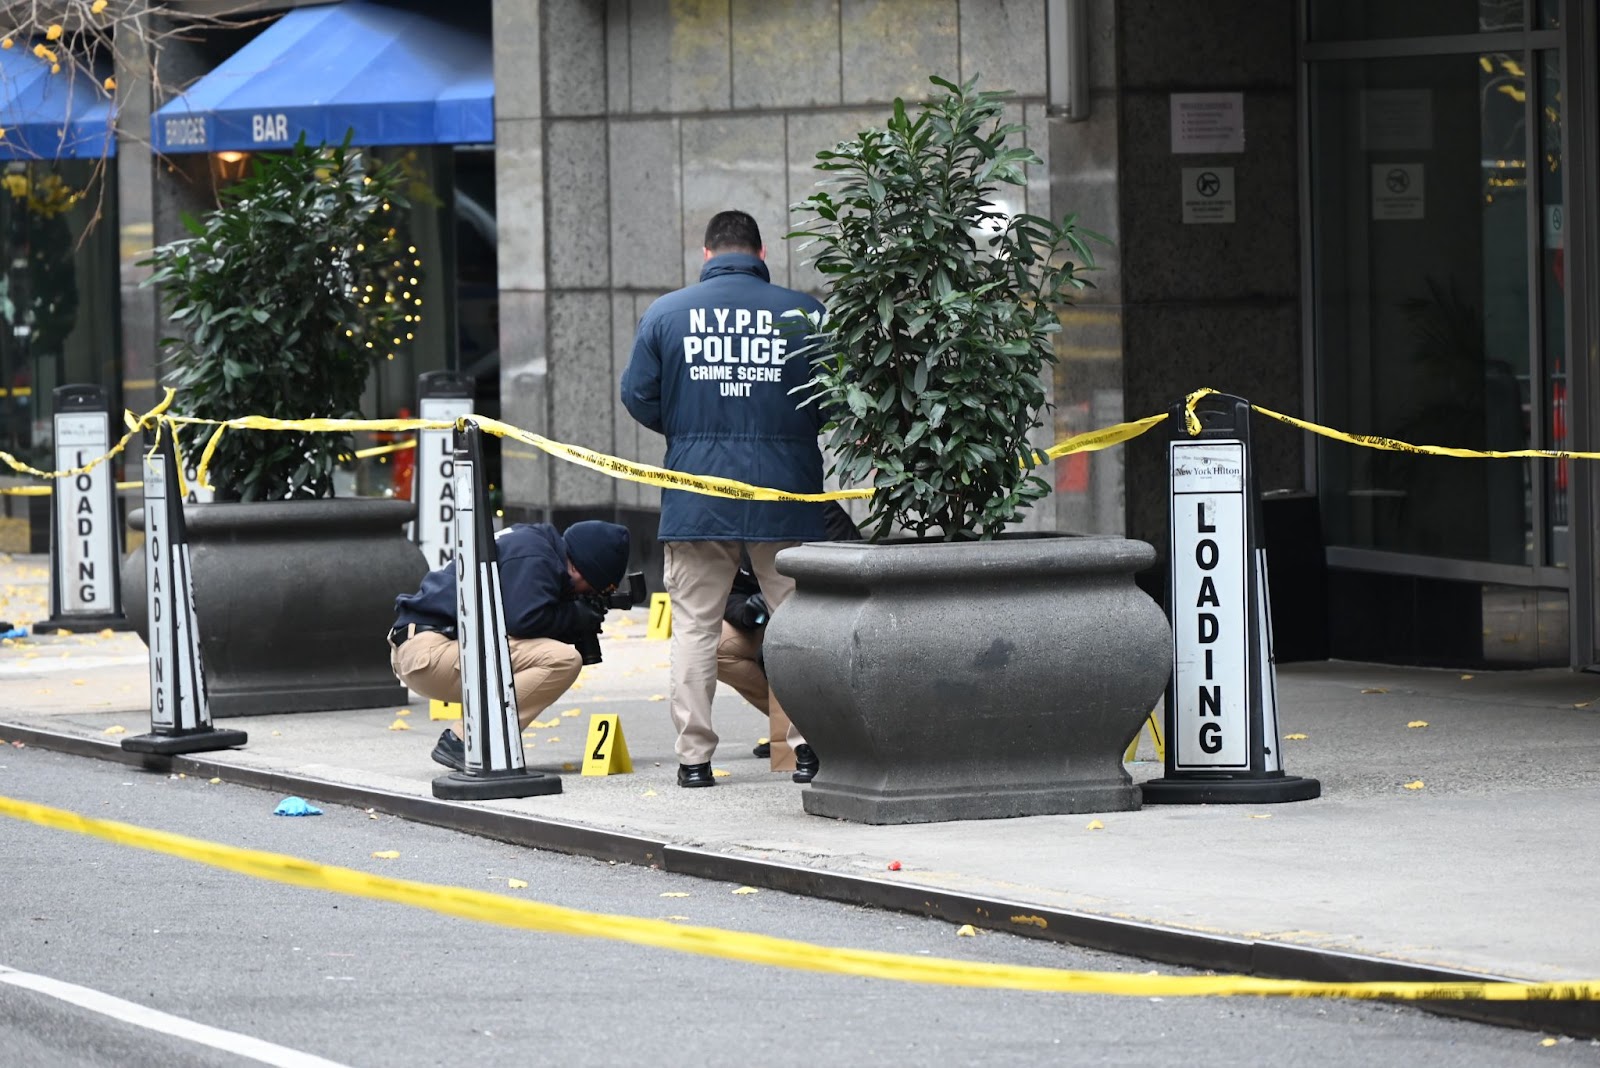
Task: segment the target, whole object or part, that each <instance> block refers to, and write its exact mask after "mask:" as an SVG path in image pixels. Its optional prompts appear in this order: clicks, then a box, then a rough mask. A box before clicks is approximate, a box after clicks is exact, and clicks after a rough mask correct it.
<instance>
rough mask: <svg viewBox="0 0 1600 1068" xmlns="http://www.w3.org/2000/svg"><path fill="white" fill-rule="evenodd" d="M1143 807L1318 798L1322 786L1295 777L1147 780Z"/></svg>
mask: <svg viewBox="0 0 1600 1068" xmlns="http://www.w3.org/2000/svg"><path fill="white" fill-rule="evenodd" d="M1140 792H1141V793H1142V794H1143V795H1144V803H1145V804H1147V805H1270V804H1275V803H1278V802H1283V801H1310V800H1312V799H1313V798H1317V797H1321V796H1322V783H1320V782H1318V781H1317V780H1316V779H1305V778H1301V777H1300V776H1299V775H1280V776H1275V777H1272V778H1252V779H1151V780H1150V781H1149V782H1147V783H1145V784H1144V785H1143V786H1142V787H1140Z"/></svg>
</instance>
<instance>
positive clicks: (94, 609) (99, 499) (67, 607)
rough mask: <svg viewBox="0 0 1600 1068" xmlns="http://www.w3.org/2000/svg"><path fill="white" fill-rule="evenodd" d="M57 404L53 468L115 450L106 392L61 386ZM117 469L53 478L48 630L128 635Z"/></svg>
mask: <svg viewBox="0 0 1600 1068" xmlns="http://www.w3.org/2000/svg"><path fill="white" fill-rule="evenodd" d="M51 398H52V401H53V402H54V405H55V420H54V422H55V450H56V455H55V461H56V470H58V471H70V470H73V469H75V468H79V467H82V466H84V465H85V464H87V463H89V462H90V461H91V460H94V459H96V458H97V457H101V456H104V455H105V454H106V451H107V450H108V449H109V448H110V447H111V426H110V415H109V414H108V411H107V405H106V394H105V391H104V390H102V389H101V388H100V387H99V386H61V387H60V388H58V389H56V390H54V391H53V392H52V394H51ZM114 478H115V471H114V470H113V468H112V466H111V464H110V463H103V464H100V465H99V466H97V467H95V468H94V469H93V470H91V471H84V472H82V473H81V474H76V475H72V476H70V477H68V478H60V479H57V480H56V484H55V491H54V493H53V494H52V495H51V501H50V511H51V526H50V618H49V619H47V620H45V621H44V622H43V623H41V624H39V627H40V629H43V630H69V631H91V630H92V631H99V630H107V629H110V630H127V629H128V627H129V623H128V620H127V617H126V616H124V615H123V612H122V594H121V582H120V580H119V578H118V575H119V569H118V565H119V559H118V557H119V552H118V550H119V548H120V545H121V540H122V539H121V538H120V537H119V532H120V530H121V527H122V523H121V520H120V519H119V517H118V515H117V500H116V493H115V486H114Z"/></svg>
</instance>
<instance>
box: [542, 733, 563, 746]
mask: <svg viewBox="0 0 1600 1068" xmlns="http://www.w3.org/2000/svg"><path fill="white" fill-rule="evenodd" d="M560 740H561V739H560V738H557V737H556V736H555V735H553V734H552V735H551V736H550V737H548V738H546V739H545V740H544V743H545V744H546V745H553V744H555V743H556V742H559V741H560Z"/></svg>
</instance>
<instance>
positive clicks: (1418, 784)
mask: <svg viewBox="0 0 1600 1068" xmlns="http://www.w3.org/2000/svg"><path fill="white" fill-rule="evenodd" d="M1423 785H1424V784H1423V782H1422V780H1421V779H1417V780H1416V781H1415V782H1408V783H1406V784H1405V788H1406V789H1407V790H1420V789H1422V787H1423Z"/></svg>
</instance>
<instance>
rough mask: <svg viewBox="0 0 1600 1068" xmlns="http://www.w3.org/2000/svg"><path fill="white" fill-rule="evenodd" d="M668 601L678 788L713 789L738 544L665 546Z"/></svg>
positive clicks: (677, 543) (684, 543)
mask: <svg viewBox="0 0 1600 1068" xmlns="http://www.w3.org/2000/svg"><path fill="white" fill-rule="evenodd" d="M663 557H664V567H663V575H664V578H665V579H666V587H667V596H668V597H670V598H671V599H672V681H671V688H670V689H669V691H668V695H669V707H670V710H671V712H672V725H673V726H674V727H676V728H677V731H678V741H677V751H678V785H680V786H711V785H713V784H714V783H715V782H716V780H715V779H713V778H712V776H711V757H712V754H714V753H715V752H716V751H717V732H716V731H715V730H714V729H712V726H711V699H712V696H713V695H714V694H715V693H716V690H717V646H718V644H719V643H720V641H721V637H722V613H723V609H724V608H726V606H727V603H728V591H729V590H731V589H733V576H734V573H735V572H736V571H738V570H739V543H738V542H736V541H669V542H666V543H665V544H664V545H663Z"/></svg>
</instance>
